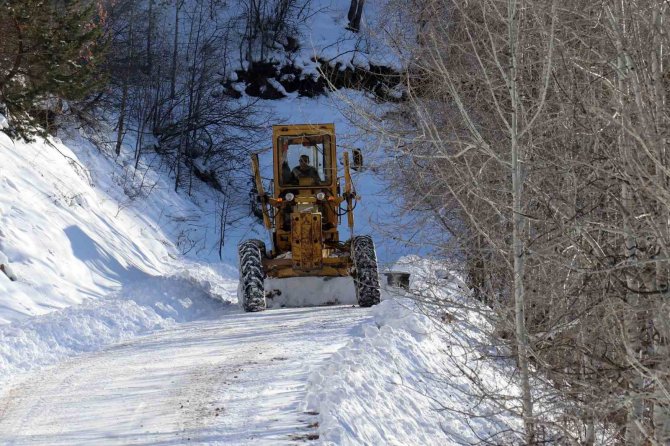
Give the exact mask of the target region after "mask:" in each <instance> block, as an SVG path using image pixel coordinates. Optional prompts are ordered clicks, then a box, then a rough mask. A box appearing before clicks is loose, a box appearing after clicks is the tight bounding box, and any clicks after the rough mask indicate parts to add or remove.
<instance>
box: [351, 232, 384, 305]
mask: <svg viewBox="0 0 670 446" xmlns="http://www.w3.org/2000/svg"><path fill="white" fill-rule="evenodd" d="M351 257H352V260H353V262H354V269H353V274H352V275H353V277H354V287H355V288H356V299H357V300H358V305H360V306H361V307H371V306H373V305H376V304H378V303H379V302H380V301H381V293H380V291H379V274H378V272H377V254H376V253H375V244H374V242H373V241H372V237H370V236H368V235H359V236H357V237H354V238H353V239H352V240H351Z"/></svg>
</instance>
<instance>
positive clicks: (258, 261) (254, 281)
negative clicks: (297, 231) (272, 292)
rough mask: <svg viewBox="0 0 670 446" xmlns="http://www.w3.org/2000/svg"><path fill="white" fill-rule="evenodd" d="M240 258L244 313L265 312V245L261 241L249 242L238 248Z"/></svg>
mask: <svg viewBox="0 0 670 446" xmlns="http://www.w3.org/2000/svg"><path fill="white" fill-rule="evenodd" d="M237 253H238V254H239V258H240V291H241V293H240V294H241V296H240V297H241V299H242V302H240V303H241V305H242V308H243V309H244V311H247V312H249V311H263V310H265V309H266V308H267V304H266V302H265V285H264V282H263V280H264V278H265V273H264V272H263V256H264V255H265V243H263V242H262V241H260V240H247V241H246V242H243V243H241V244H240V245H239V246H238V247H237Z"/></svg>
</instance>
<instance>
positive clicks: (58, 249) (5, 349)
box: [0, 118, 237, 387]
mask: <svg viewBox="0 0 670 446" xmlns="http://www.w3.org/2000/svg"><path fill="white" fill-rule="evenodd" d="M5 122H6V121H5V120H4V118H1V119H0V126H2V125H5V124H4V123H5ZM64 138H67V142H66V143H63V142H61V140H60V139H58V138H54V139H51V140H50V141H45V140H43V139H39V138H37V139H36V141H33V142H24V141H18V140H12V139H10V138H9V137H8V136H7V135H5V134H4V133H1V132H0V265H1V267H0V270H1V271H2V272H0V296H2V299H0V371H1V373H0V387H2V386H3V385H5V384H7V382H8V381H9V380H10V379H11V378H13V377H14V375H16V374H17V373H20V372H26V371H30V370H33V369H36V368H39V367H42V366H45V365H49V364H53V363H56V362H58V361H60V360H63V359H64V358H68V357H71V356H74V355H77V354H80V353H83V352H91V351H96V350H100V349H102V348H104V347H105V346H107V345H110V344H112V343H115V342H119V341H121V340H124V339H128V338H130V337H133V336H137V335H139V334H145V333H148V332H151V331H154V330H157V329H162V328H166V327H169V326H171V325H172V324H174V323H175V322H183V321H190V320H194V319H199V318H203V317H214V316H216V315H220V314H221V311H224V309H225V308H226V305H225V304H224V302H231V301H234V300H235V293H234V291H235V287H236V285H237V283H236V282H237V281H236V279H235V278H234V277H235V276H236V273H235V271H234V268H232V267H228V266H225V265H222V264H217V263H212V264H208V265H205V264H202V263H198V262H197V261H195V260H188V259H185V258H184V257H183V256H181V255H180V248H179V246H177V245H178V243H179V240H182V241H183V240H184V239H185V237H184V234H187V235H190V237H191V239H193V240H196V239H198V238H200V239H206V234H197V231H202V229H201V228H203V227H207V226H206V225H205V224H202V223H203V222H202V221H201V220H202V219H203V218H205V216H206V212H205V211H203V210H202V209H200V208H199V207H198V206H197V205H196V204H194V202H193V201H192V200H191V199H187V198H184V197H181V196H180V195H178V194H175V193H174V192H173V191H172V189H171V185H170V184H169V183H168V181H169V178H167V176H163V175H162V174H159V173H157V172H156V171H154V170H152V169H146V168H145V169H141V170H139V171H135V169H134V167H133V164H132V163H129V162H126V161H125V160H124V159H123V157H121V158H119V159H117V160H113V159H111V158H109V157H108V156H106V155H104V154H102V153H101V152H100V151H99V150H98V149H97V148H95V147H94V146H93V145H92V144H91V143H90V142H89V141H88V140H87V139H86V138H85V137H84V136H82V135H80V134H79V133H78V132H76V131H73V132H70V133H69V134H68V133H66V134H65V135H64ZM149 191H150V192H151V193H148V192H149ZM199 198H200V199H201V200H203V201H206V199H207V196H206V195H205V194H202V195H200V197H199ZM211 232H213V231H211ZM173 240H174V241H175V242H173ZM186 240H188V238H186ZM206 242H207V243H211V244H214V241H212V240H206ZM199 257H200V258H201V259H207V256H206V255H203V254H200V256H199Z"/></svg>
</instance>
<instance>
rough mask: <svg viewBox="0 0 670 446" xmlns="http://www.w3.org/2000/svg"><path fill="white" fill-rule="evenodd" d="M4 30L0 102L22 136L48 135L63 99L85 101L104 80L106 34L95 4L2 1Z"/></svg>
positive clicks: (1, 25) (0, 42)
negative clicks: (100, 69)
mask: <svg viewBox="0 0 670 446" xmlns="http://www.w3.org/2000/svg"><path fill="white" fill-rule="evenodd" d="M0 34H1V35H2V39H0V102H2V103H4V104H5V106H6V107H7V111H8V114H9V115H10V117H11V118H12V121H13V130H14V131H15V132H16V133H18V134H19V135H20V136H22V137H26V138H27V137H29V136H30V135H31V134H35V133H46V132H47V131H48V130H49V126H50V125H51V123H52V121H53V117H54V115H55V114H56V113H58V111H59V110H60V108H61V106H60V104H61V103H62V100H79V99H82V98H84V97H86V96H87V95H88V94H90V93H91V92H92V91H94V90H96V89H98V88H100V87H101V85H102V84H103V81H104V79H103V78H102V76H101V75H100V72H99V71H98V66H99V61H100V60H99V59H100V58H101V57H102V53H103V49H104V43H103V33H102V26H101V24H100V21H99V20H98V14H97V11H96V9H95V4H93V3H90V2H83V1H79V0H73V1H68V2H64V3H62V2H55V1H52V2H49V1H46V2H45V1H40V0H8V1H4V2H2V3H0Z"/></svg>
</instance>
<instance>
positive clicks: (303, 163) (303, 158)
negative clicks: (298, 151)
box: [299, 155, 309, 169]
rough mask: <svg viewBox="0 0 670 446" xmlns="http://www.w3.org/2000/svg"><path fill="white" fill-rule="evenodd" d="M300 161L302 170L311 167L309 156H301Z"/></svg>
mask: <svg viewBox="0 0 670 446" xmlns="http://www.w3.org/2000/svg"><path fill="white" fill-rule="evenodd" d="M299 161H300V167H301V168H303V169H304V168H305V167H307V166H309V156H307V155H300V160H299Z"/></svg>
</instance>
